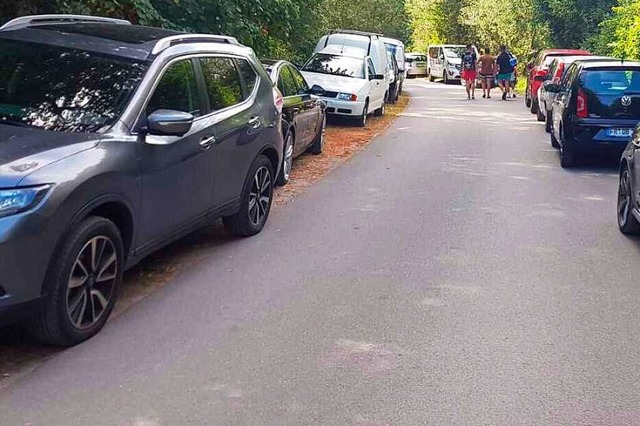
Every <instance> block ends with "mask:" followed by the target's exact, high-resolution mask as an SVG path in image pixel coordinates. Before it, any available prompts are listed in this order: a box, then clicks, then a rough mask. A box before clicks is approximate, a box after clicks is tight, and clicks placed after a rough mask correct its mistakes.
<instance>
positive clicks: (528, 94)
mask: <svg viewBox="0 0 640 426" xmlns="http://www.w3.org/2000/svg"><path fill="white" fill-rule="evenodd" d="M524 105H525V106H526V107H527V108H531V90H529V83H527V88H526V89H525V91H524Z"/></svg>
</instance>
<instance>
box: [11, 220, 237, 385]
mask: <svg viewBox="0 0 640 426" xmlns="http://www.w3.org/2000/svg"><path fill="white" fill-rule="evenodd" d="M234 241H238V239H237V238H236V237H233V236H231V235H230V234H228V233H226V232H225V231H224V229H223V227H222V226H221V224H219V223H216V224H215V225H212V226H209V227H207V228H204V229H202V230H200V231H197V232H195V233H193V234H191V235H188V236H187V237H185V238H183V239H181V240H179V241H177V242H175V243H173V244H171V245H170V246H167V247H166V248H164V249H162V250H160V251H158V252H156V253H155V254H153V255H151V256H149V257H148V258H146V259H145V260H143V261H142V262H141V263H140V264H139V265H137V266H136V267H134V268H132V269H131V270H129V271H127V272H126V273H125V277H124V282H123V287H122V295H121V297H120V299H119V300H118V304H117V307H116V310H115V312H114V314H113V315H112V317H111V320H113V319H115V318H117V317H118V316H119V315H121V314H122V313H123V312H125V311H126V310H127V309H129V308H130V307H131V306H132V305H134V304H135V303H136V302H138V301H140V300H141V299H143V298H145V297H146V296H148V295H150V294H151V293H153V292H154V291H155V290H157V289H158V288H161V287H162V286H164V285H166V284H167V283H169V282H170V281H171V280H172V278H174V277H175V276H176V274H177V273H179V272H180V271H181V270H183V269H185V268H187V267H191V266H193V265H194V264H195V263H197V262H199V261H200V260H202V259H203V258H205V257H206V256H209V255H212V254H213V253H215V251H216V249H217V248H218V247H220V246H223V245H226V244H230V243H233V242H234ZM62 351H64V349H60V348H56V347H52V346H47V345H42V344H41V343H39V342H38V341H36V340H35V339H33V338H32V337H31V336H30V335H29V334H28V333H27V332H25V331H24V330H23V328H22V327H20V326H19V325H12V326H7V327H4V328H0V389H3V388H6V387H8V386H9V385H10V384H11V383H14V382H15V381H16V380H19V378H20V377H22V376H24V375H25V374H27V373H28V372H30V371H32V370H33V369H35V368H36V367H37V366H38V365H40V364H41V363H42V362H44V361H45V360H46V359H48V358H50V357H52V356H54V355H55V354H57V353H60V352H62Z"/></svg>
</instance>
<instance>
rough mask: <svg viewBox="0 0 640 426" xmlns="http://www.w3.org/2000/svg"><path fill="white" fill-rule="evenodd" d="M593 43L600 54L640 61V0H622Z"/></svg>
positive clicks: (604, 22) (602, 24)
mask: <svg viewBox="0 0 640 426" xmlns="http://www.w3.org/2000/svg"><path fill="white" fill-rule="evenodd" d="M591 43H592V45H593V48H594V50H595V51H597V52H598V53H601V54H607V55H613V56H615V57H617V58H621V59H622V58H623V59H629V60H631V59H635V60H640V0H620V1H619V3H618V4H617V5H616V6H614V7H613V15H612V16H611V17H610V18H609V19H607V20H605V21H603V22H602V23H601V25H600V32H599V34H598V35H597V36H596V37H594V38H593V39H592V40H591Z"/></svg>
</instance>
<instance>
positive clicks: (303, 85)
mask: <svg viewBox="0 0 640 426" xmlns="http://www.w3.org/2000/svg"><path fill="white" fill-rule="evenodd" d="M287 68H289V72H290V73H291V76H292V77H293V80H294V81H295V82H296V86H297V87H298V94H299V95H304V94H307V93H309V85H308V84H307V81H306V80H305V79H304V77H303V76H302V74H300V72H299V71H298V70H297V69H295V68H293V67H287Z"/></svg>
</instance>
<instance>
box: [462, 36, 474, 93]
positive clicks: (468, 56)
mask: <svg viewBox="0 0 640 426" xmlns="http://www.w3.org/2000/svg"><path fill="white" fill-rule="evenodd" d="M477 65H478V58H477V56H476V54H475V52H474V51H473V49H472V48H471V45H470V44H467V48H466V49H465V52H464V54H463V55H462V79H463V80H464V81H465V85H466V87H467V99H469V100H471V99H474V100H475V98H476V96H475V95H476V79H477V78H478V73H477V71H476V69H477V68H476V67H477Z"/></svg>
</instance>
